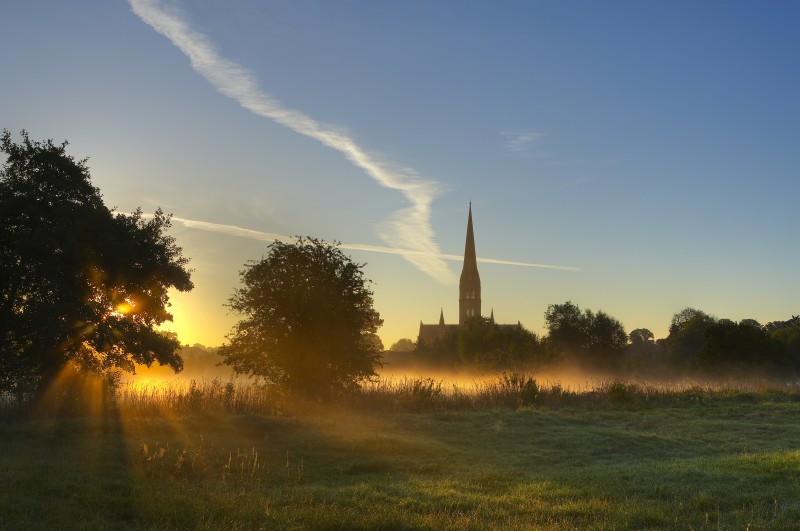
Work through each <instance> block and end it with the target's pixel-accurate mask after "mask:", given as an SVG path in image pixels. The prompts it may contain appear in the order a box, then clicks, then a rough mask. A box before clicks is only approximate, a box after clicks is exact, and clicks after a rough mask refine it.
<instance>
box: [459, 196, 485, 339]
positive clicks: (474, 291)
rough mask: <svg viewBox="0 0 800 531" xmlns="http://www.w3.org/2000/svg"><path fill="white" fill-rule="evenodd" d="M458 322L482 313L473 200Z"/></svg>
mask: <svg viewBox="0 0 800 531" xmlns="http://www.w3.org/2000/svg"><path fill="white" fill-rule="evenodd" d="M458 306H459V314H458V322H459V324H463V323H464V322H465V321H467V320H468V319H470V318H472V317H480V315H481V277H480V275H479V274H478V258H477V255H476V254H475V234H474V232H473V229H472V201H470V202H469V216H468V217H467V239H466V242H465V243H464V266H463V268H462V269H461V282H460V284H459V300H458Z"/></svg>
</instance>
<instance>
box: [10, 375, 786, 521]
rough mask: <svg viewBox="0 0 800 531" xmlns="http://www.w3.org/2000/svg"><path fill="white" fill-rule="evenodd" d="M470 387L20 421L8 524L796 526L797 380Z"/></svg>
mask: <svg viewBox="0 0 800 531" xmlns="http://www.w3.org/2000/svg"><path fill="white" fill-rule="evenodd" d="M411 387H413V385H412V386H411ZM417 387H420V386H419V385H417ZM423 387H424V386H423ZM384 391H386V389H384ZM395 391H396V392H397V393H399V392H400V391H399V390H397V389H396V390H395ZM419 392H421V393H423V394H426V396H427V395H428V394H430V393H429V391H425V390H423V391H419ZM448 392H449V391H448ZM548 393H549V394H548ZM434 394H435V393H434ZM442 394H447V393H445V392H444V391H442ZM562 394H563V395H564V396H563V397H562V398H560V399H559V398H558V397H559V396H561V395H562ZM556 395H557V396H556ZM228 398H231V397H230V396H229V397H228ZM197 400H201V399H200V398H197ZM218 400H223V399H222V398H218ZM459 400H461V402H459V404H460V405H459V407H443V406H442V404H441V403H440V402H435V401H434V402H431V403H430V404H429V406H430V407H428V408H427V409H426V408H421V410H422V411H423V412H420V413H409V412H406V411H404V410H402V408H400V407H399V406H400V404H401V401H400V400H398V399H397V398H395V400H394V401H389V400H388V399H387V401H386V403H385V404H384V403H383V402H380V401H377V402H378V406H379V407H375V408H374V409H369V408H366V407H365V406H364V404H363V403H362V402H358V403H357V404H356V407H353V408H349V409H342V408H337V409H335V410H333V409H331V410H328V411H326V412H321V411H317V412H316V413H312V412H306V413H304V414H303V415H302V416H287V415H274V414H273V415H255V414H231V413H221V412H213V411H210V406H208V405H206V406H204V407H200V409H199V410H197V411H195V412H194V413H192V412H191V411H190V410H189V409H191V408H189V409H187V410H183V409H181V408H180V407H178V406H176V405H173V406H172V407H169V408H166V409H162V411H161V412H160V413H159V414H155V413H153V412H152V411H151V410H149V409H147V408H145V407H144V406H142V404H139V407H137V408H133V407H130V408H128V409H127V410H126V409H125V407H122V405H120V404H118V405H117V406H116V407H111V408H108V409H107V410H106V411H105V413H103V414H101V415H95V416H85V417H75V418H58V419H54V418H50V419H47V418H42V419H38V420H26V421H6V422H5V423H0V477H2V478H3V480H2V483H0V528H3V529H59V528H61V529H64V528H81V529H122V528H125V529H195V528H197V529H276V528H282V529H408V528H412V529H486V528H495V529H514V528H518V529H573V528H580V529H621V528H628V529H656V528H657V529H664V528H683V529H688V528H692V529H744V528H747V527H748V526H749V527H750V528H751V529H758V528H771V529H785V528H792V527H795V526H796V525H797V522H798V521H800V442H799V441H800V402H798V401H797V400H796V395H795V394H793V393H791V392H778V391H753V390H751V391H736V390H733V389H722V390H718V391H712V390H709V389H706V390H700V389H697V388H695V389H686V390H683V391H680V392H677V391H676V392H670V391H668V390H661V391H658V390H653V389H650V390H649V391H647V390H646V389H645V388H643V387H640V386H626V385H623V386H622V387H621V388H620V387H619V386H617V387H614V385H613V384H609V385H608V386H606V388H604V389H601V390H599V391H597V392H595V394H592V393H576V394H570V393H569V392H561V391H560V392H558V393H556V392H555V391H553V390H552V389H543V390H540V392H539V394H538V396H537V397H536V399H535V400H534V402H533V405H532V406H523V407H519V408H517V407H514V406H509V407H505V408H502V407H499V406H491V407H489V403H488V402H486V403H484V402H480V401H478V402H475V400H476V399H473V402H471V403H470V402H465V400H466V399H464V397H461V398H460V399H459ZM487 400H488V399H487ZM490 402H491V401H490ZM198 403H200V402H198ZM446 405H447V404H445V406H446ZM481 405H484V406H486V407H481ZM162 406H163V404H162ZM195 406H196V404H195ZM384 406H385V407H384ZM417 406H418V404H417ZM417 406H414V407H415V408H416V409H420V408H419V407H417ZM451 406H452V404H451ZM153 407H155V406H153ZM187 407H188V406H187ZM198 407H199V406H198ZM387 408H388V409H387ZM392 408H394V409H392ZM147 411H149V413H147V414H145V412H147ZM143 444H144V445H146V446H147V447H146V449H145V448H143V446H142V445H143ZM162 449H163V451H162ZM143 450H144V451H143ZM159 456H161V457H160V458H159Z"/></svg>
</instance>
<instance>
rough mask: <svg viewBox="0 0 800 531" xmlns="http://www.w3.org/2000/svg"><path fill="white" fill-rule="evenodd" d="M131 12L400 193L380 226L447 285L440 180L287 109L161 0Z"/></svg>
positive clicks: (200, 68)
mask: <svg viewBox="0 0 800 531" xmlns="http://www.w3.org/2000/svg"><path fill="white" fill-rule="evenodd" d="M129 3H130V5H131V8H132V9H133V12H134V13H136V15H138V16H139V17H140V18H141V19H142V20H143V21H144V22H145V23H146V24H148V25H149V26H151V27H152V28H153V29H154V30H156V31H157V32H158V33H160V34H162V35H164V36H165V37H166V38H168V39H169V40H170V41H171V42H172V44H174V45H175V46H176V47H177V48H178V49H180V50H181V51H182V52H183V53H184V54H185V55H186V56H187V57H188V58H189V61H190V62H191V65H192V68H193V69H194V70H195V71H196V72H197V73H199V74H200V75H201V76H203V77H204V78H205V79H206V80H207V81H208V82H209V83H211V85H212V86H214V88H215V89H217V91H219V92H220V93H221V94H223V95H225V96H227V97H229V98H232V99H233V100H235V101H237V102H238V103H239V105H241V106H242V107H243V108H245V109H247V110H248V111H250V112H252V113H254V114H256V115H259V116H263V117H265V118H269V119H271V120H273V121H275V122H277V123H279V124H281V125H284V126H286V127H288V128H289V129H291V130H293V131H295V132H297V133H299V134H301V135H305V136H308V137H311V138H313V139H315V140H317V141H319V142H321V143H322V144H323V145H325V146H328V147H330V148H332V149H335V150H337V151H339V152H340V153H342V154H343V155H344V156H345V157H346V158H347V159H348V160H350V162H352V163H353V164H354V165H355V166H357V167H359V168H361V169H362V170H363V171H364V172H365V173H367V175H369V176H370V177H372V178H373V179H374V180H375V181H376V182H377V183H378V184H380V185H381V186H385V187H386V188H391V189H393V190H398V191H400V192H401V193H402V194H403V196H404V197H405V198H406V199H407V200H408V201H409V203H410V206H409V207H408V208H405V209H402V210H400V211H398V212H395V213H394V214H393V215H392V216H391V217H390V218H389V220H388V221H387V223H386V224H384V226H383V228H382V229H381V230H380V237H381V238H382V239H383V240H384V241H385V242H386V243H388V244H389V245H390V246H391V247H392V248H402V249H406V250H407V251H406V252H403V253H400V254H402V255H403V257H404V258H405V259H406V260H408V261H409V262H411V263H412V264H414V265H415V266H416V267H418V268H419V269H420V270H422V271H424V272H425V273H427V274H429V275H431V276H432V277H433V278H435V279H437V280H439V281H440V282H443V283H453V282H455V276H454V275H453V272H452V271H450V268H449V267H448V266H447V264H446V263H445V261H444V260H443V259H442V258H440V256H441V253H440V252H439V247H438V245H437V244H436V242H435V240H434V231H433V228H432V227H431V224H430V218H431V202H432V201H433V199H434V198H435V197H436V196H437V195H438V193H439V188H438V185H437V183H435V182H432V181H427V180H424V179H421V178H420V177H419V176H418V175H417V174H416V173H415V172H414V171H413V170H410V169H406V168H395V167H391V166H389V165H388V164H386V163H384V162H381V161H378V160H376V159H375V158H374V157H372V156H370V155H369V154H368V153H367V152H365V151H364V149H363V148H362V147H361V146H359V145H358V144H357V143H356V142H355V141H354V140H353V139H352V138H350V137H349V136H348V135H347V134H346V133H345V132H343V131H341V130H339V129H337V128H335V127H332V126H329V125H326V124H323V123H320V122H318V121H316V120H314V119H313V118H311V117H310V116H308V115H306V114H304V113H302V112H300V111H297V110H294V109H289V108H287V107H285V106H284V105H283V104H281V102H279V101H278V100H276V99H275V98H273V97H272V96H271V95H270V94H268V93H267V92H265V91H264V90H262V89H261V87H259V85H258V83H257V81H256V79H255V77H254V76H253V74H252V73H251V72H250V71H249V70H247V69H246V68H244V67H243V66H241V65H240V64H238V63H236V62H235V61H232V60H230V59H227V58H225V57H222V56H221V55H220V54H219V53H218V52H217V50H216V47H215V46H214V43H213V42H212V41H211V40H210V39H209V38H208V37H207V36H206V35H204V34H202V33H199V32H197V31H195V30H194V29H192V28H191V26H190V25H189V23H188V21H187V20H185V18H184V17H183V15H182V14H181V13H180V12H179V11H178V10H177V9H175V8H174V7H173V6H171V5H166V4H165V2H163V1H161V0H129Z"/></svg>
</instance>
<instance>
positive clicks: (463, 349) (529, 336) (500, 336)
mask: <svg viewBox="0 0 800 531" xmlns="http://www.w3.org/2000/svg"><path fill="white" fill-rule="evenodd" d="M457 334H458V335H457V340H456V346H457V350H458V356H459V359H460V360H461V364H462V365H465V366H472V367H482V368H497V369H500V368H508V367H516V366H527V365H541V364H544V363H546V362H547V361H549V360H547V359H546V357H545V356H544V354H545V353H546V352H545V350H544V349H543V348H542V347H541V346H540V344H539V338H538V337H536V334H534V333H532V332H530V331H528V330H526V329H525V327H523V326H522V325H521V324H518V325H516V326H515V325H498V324H496V323H495V322H494V321H493V320H491V319H487V318H486V317H474V318H471V319H468V320H467V321H466V322H465V323H463V324H462V325H461V326H459V327H458V333H457Z"/></svg>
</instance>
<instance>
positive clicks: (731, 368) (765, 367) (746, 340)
mask: <svg viewBox="0 0 800 531" xmlns="http://www.w3.org/2000/svg"><path fill="white" fill-rule="evenodd" d="M693 364H694V366H695V367H696V368H698V369H700V370H702V371H705V372H710V373H726V374H727V373H732V372H735V373H741V374H747V375H752V374H754V373H755V374H758V373H775V372H776V371H778V370H783V369H786V368H787V367H788V366H789V363H788V360H787V359H786V356H785V351H784V350H783V349H782V348H781V344H780V342H779V341H778V340H776V339H775V338H773V337H772V336H770V334H769V333H767V332H766V331H764V330H762V329H761V327H760V326H759V327H756V326H753V325H752V324H751V323H749V322H747V321H741V322H739V323H736V322H734V321H731V320H729V319H721V320H719V321H718V322H716V323H712V324H710V325H709V326H708V327H707V329H706V332H705V342H704V344H703V346H702V348H701V349H700V350H699V351H698V352H697V354H696V355H695V357H694V359H693Z"/></svg>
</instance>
